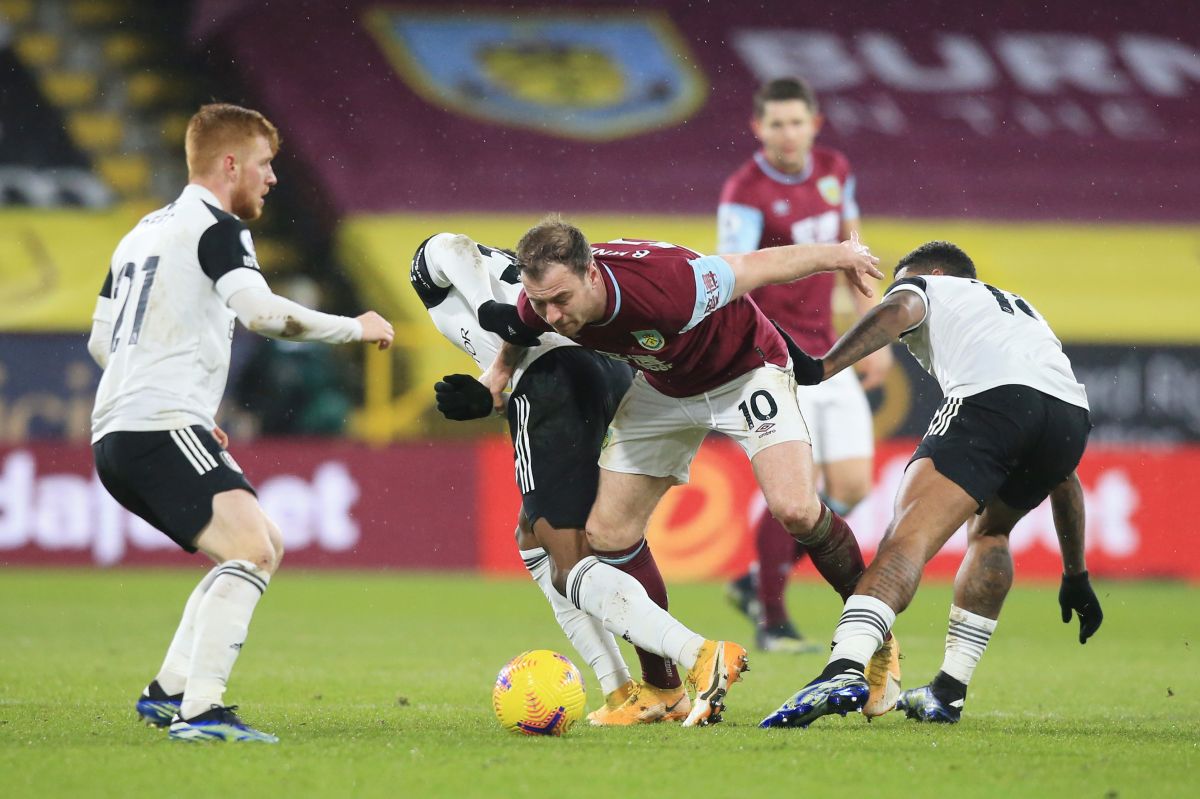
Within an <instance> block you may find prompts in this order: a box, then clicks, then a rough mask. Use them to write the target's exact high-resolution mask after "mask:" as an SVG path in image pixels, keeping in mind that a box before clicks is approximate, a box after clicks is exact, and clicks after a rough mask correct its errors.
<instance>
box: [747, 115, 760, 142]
mask: <svg viewBox="0 0 1200 799" xmlns="http://www.w3.org/2000/svg"><path fill="white" fill-rule="evenodd" d="M750 131H751V132H752V133H753V134H754V138H756V139H758V140H759V141H762V120H761V119H759V118H758V117H756V116H753V115H752V116H751V117H750Z"/></svg>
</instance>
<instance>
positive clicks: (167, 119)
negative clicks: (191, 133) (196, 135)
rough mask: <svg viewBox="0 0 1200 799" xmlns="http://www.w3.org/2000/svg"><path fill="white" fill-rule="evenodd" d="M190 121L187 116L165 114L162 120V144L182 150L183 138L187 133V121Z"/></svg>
mask: <svg viewBox="0 0 1200 799" xmlns="http://www.w3.org/2000/svg"><path fill="white" fill-rule="evenodd" d="M189 119H191V117H189V116H188V115H187V114H167V115H165V116H164V117H163V118H162V126H161V130H162V137H163V143H164V144H166V145H167V146H168V147H172V148H182V147H183V138H184V135H185V134H186V133H187V125H188V120H189Z"/></svg>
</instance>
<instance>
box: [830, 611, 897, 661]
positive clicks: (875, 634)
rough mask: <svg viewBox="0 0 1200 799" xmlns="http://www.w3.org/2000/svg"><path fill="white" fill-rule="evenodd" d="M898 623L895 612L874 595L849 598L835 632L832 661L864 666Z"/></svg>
mask: <svg viewBox="0 0 1200 799" xmlns="http://www.w3.org/2000/svg"><path fill="white" fill-rule="evenodd" d="M895 623H896V611H894V610H892V609H891V608H890V607H888V606H887V604H886V603H884V602H883V601H881V600H879V599H876V598H875V597H873V596H865V595H862V594H854V595H853V596H851V597H850V598H849V599H847V600H846V606H845V608H844V609H843V610H842V617H841V618H840V619H839V620H838V626H837V629H836V630H834V631H833V651H832V652H831V653H830V654H829V662H830V663H832V662H833V661H835V660H851V661H854V662H855V663H857V664H859V666H860V667H861V668H864V669H865V668H866V666H867V663H868V661H870V660H871V656H872V655H874V654H875V650H876V649H878V648H879V647H880V646H882V645H883V639H884V638H886V637H887V634H888V632H889V631H890V630H891V629H892V625H893V624H895Z"/></svg>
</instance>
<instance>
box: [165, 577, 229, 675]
mask: <svg viewBox="0 0 1200 799" xmlns="http://www.w3.org/2000/svg"><path fill="white" fill-rule="evenodd" d="M219 568H221V567H220V566H214V567H213V568H212V569H211V570H210V571H209V572H208V574H206V575H204V577H202V578H200V582H199V583H197V584H196V587H195V588H194V589H192V595H191V596H189V597H188V601H187V604H186V605H184V606H183V617H182V618H180V620H179V626H178V627H177V628H176V629H175V637H174V638H172V639H171V645H170V646H169V647H167V656H166V657H165V658H163V663H162V667H161V668H159V670H158V675H157V676H156V677H155V678H154V679H156V680H158V684H159V686H161V687H162V689H163V690H164V691H166V692H167V694H179V693H183V687H184V686H185V685H186V684H187V674H188V666H189V664H190V663H191V662H192V641H193V640H194V639H195V637H196V608H198V607H200V600H201V599H202V598H203V597H204V594H205V592H207V591H208V589H209V587H210V586H211V585H212V583H213V580H215V579H216V578H217V569H219Z"/></svg>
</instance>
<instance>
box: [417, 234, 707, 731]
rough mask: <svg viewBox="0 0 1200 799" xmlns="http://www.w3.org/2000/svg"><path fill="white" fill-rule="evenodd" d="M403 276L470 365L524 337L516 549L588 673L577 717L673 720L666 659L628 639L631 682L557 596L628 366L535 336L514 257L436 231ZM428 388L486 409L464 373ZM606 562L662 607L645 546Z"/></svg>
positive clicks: (683, 698) (473, 412) (451, 401)
mask: <svg viewBox="0 0 1200 799" xmlns="http://www.w3.org/2000/svg"><path fill="white" fill-rule="evenodd" d="M410 280H411V282H412V286H413V289H414V290H415V291H416V292H417V295H418V296H420V298H421V301H422V303H423V304H424V305H425V308H426V310H427V311H428V312H429V316H430V318H431V319H432V320H433V323H434V324H435V325H436V326H437V329H438V330H439V331H440V332H441V333H442V335H443V336H445V337H446V339H447V340H448V341H449V342H450V343H452V344H454V346H456V347H458V348H459V349H461V350H462V351H463V352H466V353H467V354H468V355H470V356H471V357H472V358H473V359H474V360H475V363H476V364H478V365H479V366H480V368H481V369H482V368H484V367H486V366H487V365H489V364H490V363H491V362H492V359H493V358H494V357H495V355H496V353H497V352H498V351H499V350H500V347H501V346H502V344H503V341H502V338H506V339H509V340H512V341H513V342H514V343H517V344H521V345H528V346H529V349H526V350H524V355H523V357H522V358H521V360H520V361H519V362H518V363H517V365H516V367H515V369H514V373H513V378H512V396H511V399H510V400H509V402H508V423H509V432H510V433H511V435H512V441H513V460H514V462H515V469H516V479H517V485H518V487H519V488H520V490H521V498H522V509H521V513H520V516H519V519H518V522H517V530H516V538H517V547H518V549H519V550H520V554H521V558H522V560H523V561H524V562H525V567H526V568H527V569H528V570H529V573H530V574H531V575H532V576H533V579H534V581H535V582H536V583H537V584H538V586H539V587H540V588H541V589H542V592H543V593H544V594H545V595H546V598H547V599H548V600H550V605H551V607H552V608H553V610H554V617H555V619H556V620H557V621H558V623H559V625H560V626H561V627H562V629H563V632H564V633H566V635H567V638H568V639H570V641H571V643H572V644H573V645H574V646H575V649H576V650H578V651H579V654H580V655H581V656H582V657H583V658H584V660H586V661H587V662H588V664H589V665H590V666H591V667H592V669H593V670H594V671H595V672H596V678H597V679H598V680H599V682H600V687H601V690H602V691H603V692H604V695H605V704H604V706H603V707H601V708H599V709H598V710H595V711H593V712H592V713H591V714H590V715H589V716H588V719H589V721H590V722H591V723H592V724H594V725H599V726H622V725H629V724H647V723H653V722H658V721H681V720H683V719H684V718H685V717H686V716H687V714H688V711H690V710H691V701H690V699H689V698H688V695H687V692H686V691H685V690H684V689H683V686H682V682H681V680H680V678H679V675H678V673H677V672H676V670H675V665H674V664H673V663H671V661H669V660H666V659H664V658H662V657H660V656H659V655H655V654H653V653H650V652H646V651H645V650H642V649H639V650H638V657H639V658H640V660H641V664H642V680H641V682H638V683H635V682H633V680H631V679H630V676H629V669H628V668H627V667H626V665H625V661H624V659H623V658H622V657H621V651H620V649H619V648H618V646H617V642H616V640H615V639H614V638H613V635H612V633H610V632H608V631H607V630H605V629H604V628H603V626H601V625H600V623H599V622H598V621H597V620H596V619H594V618H592V617H591V616H589V615H588V614H587V613H585V612H583V611H582V610H580V609H578V608H576V607H575V606H574V605H572V604H571V603H570V602H568V601H567V600H566V598H565V596H564V594H565V587H566V578H567V574H568V573H569V572H570V570H571V569H572V568H573V567H574V566H575V564H576V563H578V562H579V559H580V558H582V557H584V556H586V555H588V554H590V553H591V550H590V549H589V548H588V545H587V538H586V537H585V536H584V533H583V524H584V522H585V521H586V520H587V514H588V511H589V510H591V507H592V502H593V501H594V500H595V498H596V483H597V480H598V479H599V467H598V466H597V465H596V459H597V458H598V457H599V455H600V443H601V441H602V440H603V438H604V431H605V430H606V429H607V427H608V423H609V422H610V421H611V420H612V416H613V414H614V413H615V412H616V409H617V405H618V404H619V403H620V401H621V398H622V397H623V396H624V395H625V391H626V390H627V389H628V388H629V382H630V380H631V379H632V377H633V372H632V370H631V369H630V368H629V366H628V365H627V364H625V363H622V362H620V361H614V360H612V359H610V358H605V357H604V356H602V355H598V354H596V353H594V352H591V351H590V350H586V349H584V348H582V347H578V346H576V345H575V344H574V342H572V341H570V340H569V339H566V338H563V337H562V336H559V335H557V334H555V333H545V334H542V335H541V336H540V337H539V335H538V334H537V332H535V331H532V330H528V329H527V328H526V326H525V325H524V324H522V323H521V322H520V320H519V319H518V318H517V309H516V306H515V305H514V303H515V302H516V301H517V295H518V294H520V291H521V279H520V276H519V271H518V269H517V264H516V260H515V259H514V258H513V257H512V256H511V255H509V254H508V253H506V252H504V251H501V250H497V249H493V248H491V247H486V246H483V245H481V244H477V243H476V242H474V241H472V240H471V239H470V238H469V237H467V236H463V235H455V234H451V233H439V234H437V235H435V236H432V237H430V238H429V239H427V240H426V241H425V242H424V243H422V244H421V246H420V247H418V248H417V252H416V254H415V255H414V256H413V261H412V269H411V271H410ZM492 331H495V332H492ZM436 394H437V405H438V409H439V410H441V411H442V413H443V414H444V415H445V416H446V417H447V418H450V419H459V420H462V419H477V418H481V417H484V416H487V415H489V414H490V413H491V412H492V396H491V394H490V393H489V392H488V390H487V389H486V388H485V387H484V386H483V385H482V384H480V383H479V382H478V381H477V380H476V379H475V378H474V377H471V376H470V375H448V376H446V377H445V378H444V379H443V380H442V381H441V382H439V383H438V384H437V386H436ZM617 567H618V568H620V569H622V570H623V571H625V572H626V573H629V574H631V575H633V577H634V578H635V579H637V580H638V581H639V582H640V583H641V584H642V586H643V587H645V589H646V591H647V593H649V594H650V595H651V596H653V597H654V598H655V601H656V602H658V603H659V604H661V605H662V607H664V608H665V607H667V590H666V585H665V584H664V583H663V579H662V575H661V574H660V573H659V571H658V566H657V564H656V563H655V562H654V556H653V555H652V554H651V552H650V548H649V547H644V548H643V549H642V550H641V551H640V552H638V553H637V555H636V557H634V558H629V559H627V560H625V561H624V562H621V563H619V564H617Z"/></svg>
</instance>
